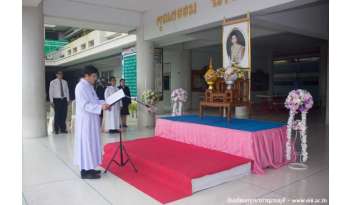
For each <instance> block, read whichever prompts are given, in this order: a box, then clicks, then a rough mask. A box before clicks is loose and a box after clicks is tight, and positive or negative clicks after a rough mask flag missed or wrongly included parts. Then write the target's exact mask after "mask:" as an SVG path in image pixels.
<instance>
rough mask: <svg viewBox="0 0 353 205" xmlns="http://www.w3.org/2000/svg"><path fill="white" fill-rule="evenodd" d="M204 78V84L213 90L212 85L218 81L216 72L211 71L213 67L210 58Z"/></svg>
mask: <svg viewBox="0 0 353 205" xmlns="http://www.w3.org/2000/svg"><path fill="white" fill-rule="evenodd" d="M204 78H205V80H206V83H207V85H208V89H209V90H212V89H213V85H214V84H215V82H216V81H217V79H218V76H217V72H216V71H215V70H214V69H213V66H212V58H210V62H209V65H208V70H207V72H206V73H205V75H204Z"/></svg>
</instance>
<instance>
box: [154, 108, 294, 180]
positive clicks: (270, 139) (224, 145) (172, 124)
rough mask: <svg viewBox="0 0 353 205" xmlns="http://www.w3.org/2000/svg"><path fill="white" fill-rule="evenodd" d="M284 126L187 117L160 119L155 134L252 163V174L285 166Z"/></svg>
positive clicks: (257, 121) (285, 137)
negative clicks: (249, 160) (241, 158)
mask: <svg viewBox="0 0 353 205" xmlns="http://www.w3.org/2000/svg"><path fill="white" fill-rule="evenodd" d="M286 130H287V127H286V125H285V124H284V123H279V122H270V121H261V120H251V119H234V118H233V119H231V121H227V120H226V119H225V118H222V117H216V116H204V117H202V118H201V117H199V116H197V115H184V116H175V117H162V118H159V119H157V123H156V128H155V135H156V136H159V137H162V138H166V139H170V140H175V141H178V142H182V143H187V144H192V145H195V146H199V147H203V148H207V149H211V150H216V151H221V152H224V153H228V154H231V155H235V156H240V157H244V158H247V159H251V160H252V172H253V173H255V174H264V169H265V168H268V167H271V168H278V167H281V166H283V165H285V164H286V163H288V162H287V161H286V159H285V144H286V141H287V135H286Z"/></svg>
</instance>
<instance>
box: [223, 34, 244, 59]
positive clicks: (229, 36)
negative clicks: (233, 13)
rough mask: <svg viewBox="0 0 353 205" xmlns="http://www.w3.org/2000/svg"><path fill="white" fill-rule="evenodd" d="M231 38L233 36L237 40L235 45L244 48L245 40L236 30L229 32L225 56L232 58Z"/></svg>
mask: <svg viewBox="0 0 353 205" xmlns="http://www.w3.org/2000/svg"><path fill="white" fill-rule="evenodd" d="M232 36H235V37H236V38H237V43H238V44H240V45H242V46H244V47H245V43H246V42H245V38H244V35H243V33H242V32H241V31H240V30H238V29H237V28H235V29H233V31H232V32H230V34H229V35H228V38H227V54H228V56H232V54H231V52H232V51H231V47H232V44H233V43H232Z"/></svg>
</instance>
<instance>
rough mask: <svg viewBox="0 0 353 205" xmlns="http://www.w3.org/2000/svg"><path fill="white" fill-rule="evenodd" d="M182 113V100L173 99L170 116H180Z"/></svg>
mask: <svg viewBox="0 0 353 205" xmlns="http://www.w3.org/2000/svg"><path fill="white" fill-rule="evenodd" d="M182 114H183V102H181V101H175V102H173V111H172V116H180V115H182Z"/></svg>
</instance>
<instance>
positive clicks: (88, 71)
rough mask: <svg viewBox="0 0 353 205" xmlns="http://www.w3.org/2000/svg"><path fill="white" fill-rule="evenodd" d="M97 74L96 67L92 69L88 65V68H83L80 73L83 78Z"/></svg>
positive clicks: (91, 66)
mask: <svg viewBox="0 0 353 205" xmlns="http://www.w3.org/2000/svg"><path fill="white" fill-rule="evenodd" d="M94 73H96V74H98V70H97V68H96V67H94V66H93V65H88V66H85V67H84V68H83V71H82V76H85V75H92V74H94Z"/></svg>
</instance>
